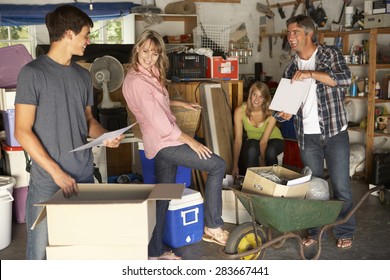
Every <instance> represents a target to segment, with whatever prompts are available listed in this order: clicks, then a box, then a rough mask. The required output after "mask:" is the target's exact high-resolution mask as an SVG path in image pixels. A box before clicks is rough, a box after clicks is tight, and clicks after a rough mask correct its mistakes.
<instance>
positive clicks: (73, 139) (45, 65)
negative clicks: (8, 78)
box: [15, 55, 94, 186]
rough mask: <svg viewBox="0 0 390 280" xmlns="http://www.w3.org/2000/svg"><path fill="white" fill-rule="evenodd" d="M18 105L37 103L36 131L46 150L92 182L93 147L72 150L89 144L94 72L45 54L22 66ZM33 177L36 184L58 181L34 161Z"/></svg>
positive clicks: (78, 177) (74, 173)
mask: <svg viewBox="0 0 390 280" xmlns="http://www.w3.org/2000/svg"><path fill="white" fill-rule="evenodd" d="M15 104H32V105H35V106H37V107H36V116H35V123H34V126H33V130H34V132H35V133H36V135H37V136H38V138H39V140H40V141H41V143H42V145H43V146H44V147H45V149H46V151H47V152H48V153H49V155H50V156H51V157H52V158H53V160H55V161H56V162H57V163H58V164H59V165H60V166H61V168H62V169H63V170H64V171H65V172H67V173H69V174H70V175H71V176H73V177H74V178H75V179H76V181H77V182H92V180H93V169H94V167H93V154H92V151H91V149H86V150H82V151H77V152H73V153H69V151H70V150H72V149H74V148H77V147H79V146H81V145H84V144H86V143H87V137H88V127H87V122H86V118H85V109H86V106H92V105H93V88H92V82H91V76H90V73H89V72H88V71H87V70H86V69H84V68H83V67H81V66H80V65H78V64H76V63H72V64H71V65H70V66H64V65H61V64H58V63H57V62H55V61H54V60H52V59H51V58H49V57H48V56H46V55H41V56H39V57H38V58H37V59H35V60H33V61H31V62H30V63H28V64H27V65H25V66H24V67H23V68H22V70H21V72H20V74H19V77H18V81H17V89H16V98H15ZM31 180H32V181H33V182H34V183H35V184H34V185H41V186H42V185H44V186H45V185H47V186H50V185H53V184H54V181H53V179H52V178H51V176H50V175H49V174H48V173H47V172H46V171H45V170H43V169H42V168H41V167H40V166H39V165H38V164H36V163H34V161H33V163H32V167H31Z"/></svg>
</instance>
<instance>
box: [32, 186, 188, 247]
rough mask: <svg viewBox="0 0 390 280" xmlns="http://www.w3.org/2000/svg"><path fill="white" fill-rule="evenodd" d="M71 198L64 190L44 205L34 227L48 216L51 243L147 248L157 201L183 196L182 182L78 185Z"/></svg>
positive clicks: (154, 218) (153, 223) (154, 221)
mask: <svg viewBox="0 0 390 280" xmlns="http://www.w3.org/2000/svg"><path fill="white" fill-rule="evenodd" d="M78 186H79V189H80V194H79V195H78V196H72V197H71V198H70V199H67V198H65V197H64V196H63V194H62V190H60V191H58V192H57V193H56V194H55V195H54V196H53V197H52V198H51V199H49V200H48V201H46V202H43V203H41V204H39V205H42V206H44V207H43V209H42V211H41V213H40V215H39V216H38V218H37V220H36V221H35V222H34V225H33V228H34V227H35V226H36V225H37V224H38V223H39V222H40V221H41V220H42V219H44V218H45V217H47V226H48V237H49V245H50V246H54V245H95V246H102V245H122V246H127V245H130V246H133V245H135V246H140V245H145V246H146V247H147V245H148V243H149V240H150V238H151V236H152V232H153V229H154V225H155V223H156V203H155V200H170V199H179V198H181V196H182V193H183V190H184V185H181V184H157V185H144V184H78Z"/></svg>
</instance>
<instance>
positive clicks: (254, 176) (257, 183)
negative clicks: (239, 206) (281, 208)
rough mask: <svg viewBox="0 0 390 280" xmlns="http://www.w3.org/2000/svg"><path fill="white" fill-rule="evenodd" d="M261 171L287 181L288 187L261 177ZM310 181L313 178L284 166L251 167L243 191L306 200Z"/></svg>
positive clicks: (246, 175) (247, 172)
mask: <svg viewBox="0 0 390 280" xmlns="http://www.w3.org/2000/svg"><path fill="white" fill-rule="evenodd" d="M259 171H265V172H272V173H273V174H275V175H276V176H278V177H279V178H280V179H283V180H286V181H287V185H283V184H278V183H275V182H273V181H271V180H270V179H267V178H265V177H263V176H261V175H259V174H258V173H257V172H259ZM310 179H311V176H304V175H302V174H300V173H297V172H294V171H292V170H290V169H287V168H284V167H282V166H266V167H251V168H248V169H247V171H246V174H245V178H244V182H243V185H242V190H243V191H244V192H248V193H259V194H263V195H268V196H275V197H299V198H304V197H305V196H306V192H307V191H308V189H309V181H310Z"/></svg>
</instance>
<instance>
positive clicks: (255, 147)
mask: <svg viewBox="0 0 390 280" xmlns="http://www.w3.org/2000/svg"><path fill="white" fill-rule="evenodd" d="M283 151H284V140H283V139H270V140H268V143H267V149H266V150H265V165H266V166H272V165H275V164H278V155H279V154H281V153H283ZM259 156H260V140H256V139H247V140H246V141H243V143H242V148H241V152H240V159H239V173H240V175H245V172H246V169H247V168H249V167H256V166H260V164H259Z"/></svg>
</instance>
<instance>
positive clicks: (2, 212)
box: [0, 176, 16, 250]
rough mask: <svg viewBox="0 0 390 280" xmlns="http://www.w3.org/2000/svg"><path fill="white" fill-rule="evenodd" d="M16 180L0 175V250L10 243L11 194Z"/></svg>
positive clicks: (12, 199)
mask: <svg viewBox="0 0 390 280" xmlns="http://www.w3.org/2000/svg"><path fill="white" fill-rule="evenodd" d="M15 183H16V180H15V178H13V177H7V176H0V250H2V249H4V248H6V247H7V246H8V245H9V244H10V243H11V235H12V201H14V198H13V196H12V191H13V187H14V186H15Z"/></svg>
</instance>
